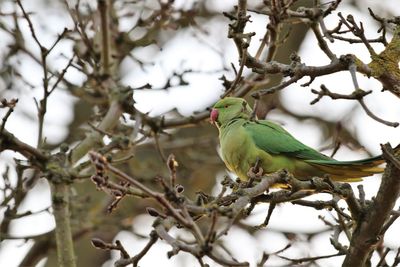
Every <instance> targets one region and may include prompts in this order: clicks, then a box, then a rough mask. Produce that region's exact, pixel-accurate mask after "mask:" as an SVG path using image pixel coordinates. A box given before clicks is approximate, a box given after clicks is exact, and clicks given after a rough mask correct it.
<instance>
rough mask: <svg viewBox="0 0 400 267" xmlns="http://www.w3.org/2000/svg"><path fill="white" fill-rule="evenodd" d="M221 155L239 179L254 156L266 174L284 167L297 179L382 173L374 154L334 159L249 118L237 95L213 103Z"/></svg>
mask: <svg viewBox="0 0 400 267" xmlns="http://www.w3.org/2000/svg"><path fill="white" fill-rule="evenodd" d="M214 109H216V110H218V118H217V120H216V121H215V124H216V126H217V127H218V129H219V137H220V145H221V154H222V158H223V160H224V162H225V164H226V166H227V167H228V169H229V170H231V171H233V172H235V173H236V174H237V175H238V176H239V177H240V178H241V179H244V180H246V179H247V172H248V171H249V169H250V167H252V166H253V165H254V164H255V162H256V161H257V159H260V160H261V168H262V169H263V170H264V172H265V173H272V172H276V171H278V170H280V169H287V170H288V171H289V172H291V173H292V174H294V175H295V176H296V177H297V178H299V179H310V178H311V177H313V176H322V175H324V174H329V175H330V176H331V178H332V179H334V180H338V181H359V180H360V177H365V176H370V175H372V174H375V173H379V172H382V170H383V169H382V168H380V167H377V166H378V165H380V164H382V163H383V160H382V157H381V156H377V157H373V158H368V159H362V160H355V161H337V160H335V159H333V158H330V157H328V156H326V155H324V154H322V153H320V152H318V151H316V150H314V149H312V148H310V147H308V146H306V145H305V144H303V143H301V142H300V141H298V140H297V139H296V138H294V137H293V136H292V135H291V134H290V133H288V132H287V131H286V130H285V129H283V128H282V127H281V126H279V125H277V124H275V123H273V122H271V121H267V120H259V121H251V120H250V117H251V114H252V110H251V108H250V106H249V105H248V104H247V102H246V101H245V100H243V99H240V98H233V97H227V98H225V99H222V100H220V101H218V102H217V103H216V104H215V105H214Z"/></svg>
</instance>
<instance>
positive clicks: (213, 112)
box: [210, 108, 218, 124]
mask: <svg viewBox="0 0 400 267" xmlns="http://www.w3.org/2000/svg"><path fill="white" fill-rule="evenodd" d="M217 119H218V109H215V108H213V109H211V113H210V121H211V123H213V124H214V123H215V121H216V120H217Z"/></svg>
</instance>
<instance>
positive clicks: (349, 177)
mask: <svg viewBox="0 0 400 267" xmlns="http://www.w3.org/2000/svg"><path fill="white" fill-rule="evenodd" d="M307 162H308V163H309V164H310V165H312V166H313V167H315V168H317V169H319V170H320V171H322V172H324V173H326V174H329V175H330V177H331V178H332V179H333V180H336V181H342V182H357V181H361V180H362V179H361V178H362V177H366V176H371V175H373V174H376V173H381V172H383V170H384V168H382V167H379V165H381V164H382V163H384V162H385V161H384V160H383V158H382V156H376V157H372V158H367V159H362V160H354V161H336V160H308V161H307Z"/></svg>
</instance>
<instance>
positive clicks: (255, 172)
mask: <svg viewBox="0 0 400 267" xmlns="http://www.w3.org/2000/svg"><path fill="white" fill-rule="evenodd" d="M263 173H264V170H263V169H262V168H261V167H258V168H257V169H255V168H254V167H251V168H250V170H249V171H248V172H247V176H248V177H250V178H253V179H254V178H260V177H261V176H262V175H263Z"/></svg>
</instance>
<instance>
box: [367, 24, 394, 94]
mask: <svg viewBox="0 0 400 267" xmlns="http://www.w3.org/2000/svg"><path fill="white" fill-rule="evenodd" d="M371 59H372V61H371V62H370V63H369V64H368V66H369V67H370V68H371V71H372V72H371V76H372V77H374V78H376V79H378V80H379V81H380V82H381V83H382V85H383V87H384V89H385V90H389V91H390V92H392V93H393V94H394V95H396V96H397V97H400V69H399V61H400V26H397V27H396V29H395V31H394V33H393V38H392V40H391V41H390V43H389V44H388V45H387V46H386V48H385V49H384V50H383V51H382V52H381V53H380V54H379V55H371Z"/></svg>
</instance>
